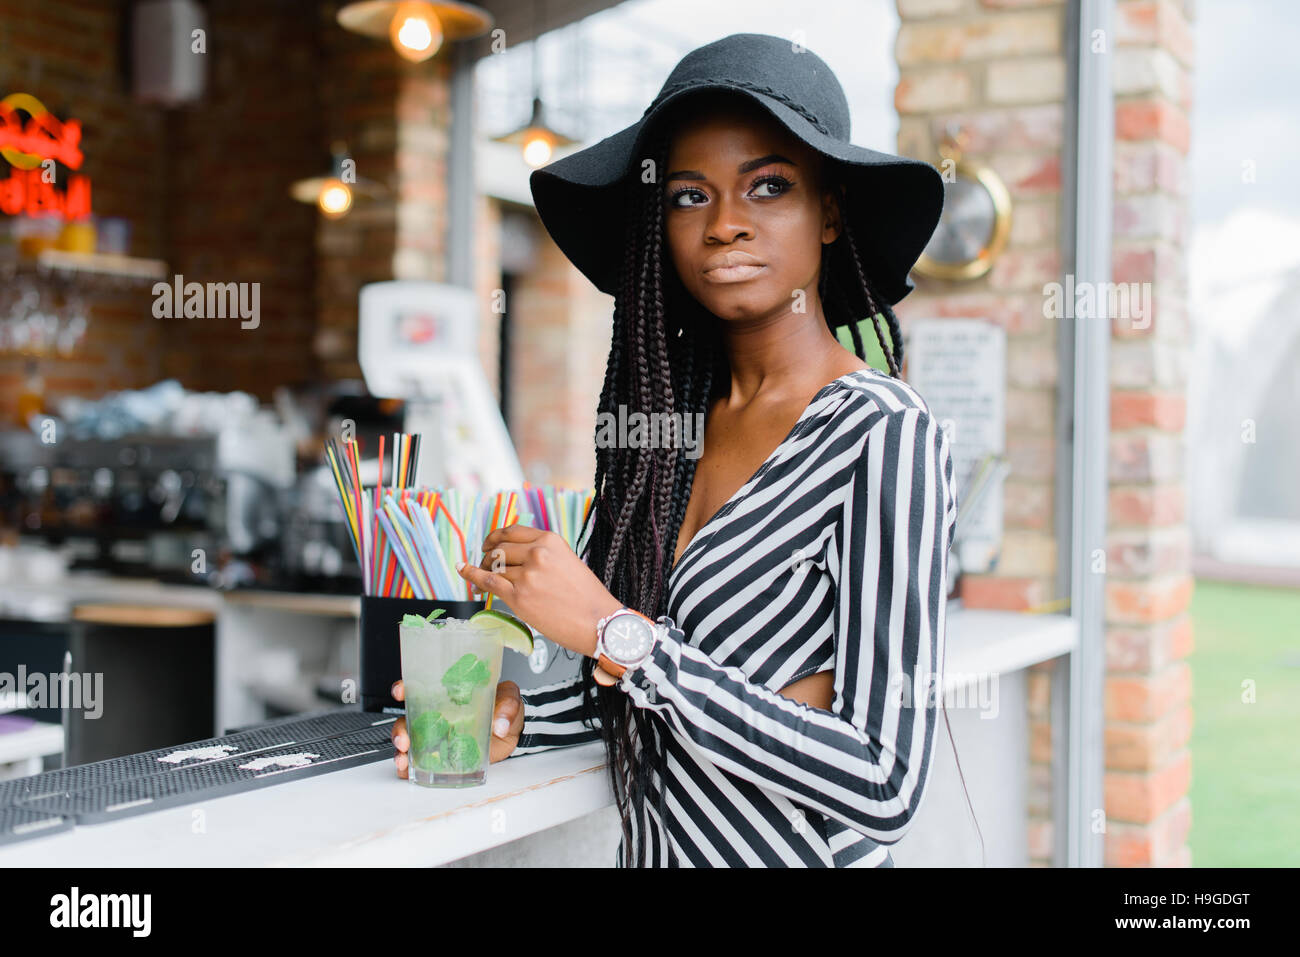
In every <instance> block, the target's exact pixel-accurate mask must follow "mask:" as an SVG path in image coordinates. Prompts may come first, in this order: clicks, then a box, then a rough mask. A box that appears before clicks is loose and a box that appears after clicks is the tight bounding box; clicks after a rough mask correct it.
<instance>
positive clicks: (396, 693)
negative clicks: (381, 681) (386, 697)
mask: <svg viewBox="0 0 1300 957" xmlns="http://www.w3.org/2000/svg"><path fill="white" fill-rule="evenodd" d="M391 694H392V696H393V697H394V698H395V699H396V700H398V701H405V700H406V685H405V684H403V683H402V679H401V678H398V679H397V680H396V681H394V682H393V687H392V691H391Z"/></svg>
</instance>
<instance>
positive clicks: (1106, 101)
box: [1051, 0, 1115, 867]
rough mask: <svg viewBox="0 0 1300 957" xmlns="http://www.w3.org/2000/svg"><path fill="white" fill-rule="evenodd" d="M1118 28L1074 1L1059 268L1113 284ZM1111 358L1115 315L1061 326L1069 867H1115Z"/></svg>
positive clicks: (1060, 697) (1064, 806)
mask: <svg viewBox="0 0 1300 957" xmlns="http://www.w3.org/2000/svg"><path fill="white" fill-rule="evenodd" d="M1114 20H1115V3H1114V0H1067V4H1066V21H1065V50H1066V78H1067V79H1066V99H1065V123H1064V129H1063V133H1064V135H1063V142H1062V149H1061V174H1062V181H1061V186H1062V190H1061V200H1062V201H1061V265H1062V272H1063V274H1070V273H1073V275H1074V277H1075V281H1076V284H1077V283H1082V282H1085V281H1086V282H1090V283H1104V282H1109V281H1110V264H1111V202H1112V180H1111V175H1112V174H1111V169H1112V161H1111V157H1112V154H1113V150H1114V117H1115V113H1114V98H1113V94H1112V87H1111V74H1110V69H1111V62H1112V61H1111V53H1110V49H1111V45H1112V44H1113V43H1114V31H1113V29H1112V27H1113V24H1114ZM1098 31H1099V32H1098ZM1094 34H1096V35H1099V36H1100V37H1101V38H1102V39H1103V40H1104V42H1105V43H1106V48H1105V52H1101V53H1093V52H1092V44H1091V38H1092V37H1093V36H1094ZM1070 312H1071V314H1072V313H1073V309H1071V310H1070ZM1109 356H1110V320H1109V318H1100V317H1099V318H1095V319H1093V321H1091V322H1089V321H1080V320H1079V319H1076V318H1074V317H1073V316H1071V317H1070V318H1065V319H1062V320H1061V324H1060V326H1059V328H1058V335H1057V357H1058V360H1059V368H1060V377H1059V382H1058V395H1057V421H1056V433H1057V455H1056V464H1057V468H1056V529H1057V548H1058V556H1059V558H1060V560H1059V561H1058V563H1057V574H1058V593H1068V594H1069V595H1070V599H1071V600H1070V617H1071V618H1073V619H1074V620H1075V622H1076V624H1077V625H1078V629H1079V640H1078V644H1077V645H1076V647H1075V650H1074V651H1072V652H1071V653H1070V654H1068V655H1065V656H1063V657H1062V659H1061V662H1060V663H1059V664H1058V666H1057V668H1056V669H1055V670H1054V672H1053V679H1052V689H1051V690H1052V771H1053V775H1052V780H1053V802H1052V803H1053V820H1054V823H1055V828H1054V838H1055V840H1054V848H1053V863H1054V864H1055V865H1056V866H1064V867H1101V866H1103V865H1104V863H1105V841H1104V838H1105V833H1104V829H1103V830H1101V831H1095V830H1094V822H1095V821H1096V820H1097V815H1098V813H1101V814H1102V815H1103V816H1102V818H1101V822H1102V823H1103V825H1104V822H1105V818H1104V813H1105V800H1104V787H1103V785H1104V773H1105V709H1104V696H1105V678H1106V577H1105V574H1104V573H1103V574H1098V573H1095V572H1093V571H1092V565H1093V559H1092V554H1093V552H1094V550H1095V549H1098V548H1100V549H1103V554H1104V549H1105V546H1106V509H1107V498H1108V492H1109V489H1108V480H1107V463H1108V458H1109V445H1110V443H1109V439H1110V379H1109V370H1110V364H1109ZM1103 567H1104V566H1103Z"/></svg>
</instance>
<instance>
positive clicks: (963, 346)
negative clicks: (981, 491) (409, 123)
mask: <svg viewBox="0 0 1300 957" xmlns="http://www.w3.org/2000/svg"><path fill="white" fill-rule="evenodd" d="M907 352H908V360H907V382H908V384H909V385H911V386H912V387H913V388H914V389H916V391H917V392H919V393H920V394H921V398H923V399H925V401H926V404H928V405H929V406H930V412H931V414H932V415H933V416H934V417H935V418H936V419H938V421H939V427H940V428H942V429H943V430H944V431H945V432H947V433H948V444H949V447H950V448H951V450H952V460H953V461H952V465H953V478H954V479H955V480H956V488H957V495H958V503H959V505H960V502H961V496H962V494H963V493H964V492H965V490H966V488H967V483H968V482H969V481H970V478H971V475H972V472H973V470H974V469H975V467H976V466H977V465H978V464H979V461H980V459H982V458H983V457H984V456H986V455H988V454H990V453H997V454H1003V453H1005V451H1006V397H1007V392H1006V381H1007V377H1006V353H1007V339H1006V332H1005V331H1004V330H1003V329H1002V328H1001V327H999V326H997V325H995V324H994V323H991V322H988V321H987V320H984V319H919V320H914V321H913V322H911V323H910V330H909V341H908V349H907ZM962 511H963V512H964V511H965V509H964V508H963V509H962ZM959 531H960V533H961V542H960V543H959V545H958V546H957V548H956V549H954V550H955V551H956V552H957V555H956V556H955V557H956V558H957V559H958V562H959V563H960V565H961V570H962V571H968V572H984V571H988V570H989V569H990V568H991V567H992V564H993V562H994V560H995V559H996V558H997V555H998V551H999V549H1000V548H1001V545H1002V482H1001V480H1000V479H998V480H997V481H996V482H995V483H994V484H993V486H992V487H990V488H989V489H988V491H987V492H986V493H985V495H984V497H983V500H982V501H981V502H980V505H979V508H978V510H977V511H975V512H973V513H971V514H970V515H964V514H963V515H962V521H961V528H960V529H959Z"/></svg>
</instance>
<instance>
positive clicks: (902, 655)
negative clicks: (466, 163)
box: [394, 34, 956, 867]
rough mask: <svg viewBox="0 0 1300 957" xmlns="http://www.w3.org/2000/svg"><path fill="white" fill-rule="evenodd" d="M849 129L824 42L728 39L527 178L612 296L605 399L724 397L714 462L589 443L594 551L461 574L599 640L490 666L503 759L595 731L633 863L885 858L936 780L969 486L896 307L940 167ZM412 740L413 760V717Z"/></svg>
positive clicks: (717, 415) (556, 553) (671, 450)
mask: <svg viewBox="0 0 1300 957" xmlns="http://www.w3.org/2000/svg"><path fill="white" fill-rule="evenodd" d="M848 128H849V126H848V106H847V101H846V100H845V97H844V93H843V91H842V90H841V88H840V86H839V83H838V82H837V81H836V79H835V77H834V75H833V74H832V73H831V72H830V70H829V68H828V67H826V65H825V63H823V62H822V61H821V60H820V59H818V58H817V57H816V56H815V55H814V54H812V53H811V52H808V51H806V50H803V49H801V48H798V47H794V46H792V45H791V44H790V43H789V42H788V41H784V40H781V39H779V38H777V37H770V36H763V35H757V34H738V35H733V36H730V37H726V38H724V39H722V40H719V41H717V42H715V43H711V44H709V45H707V46H705V47H702V48H700V49H698V50H696V51H694V52H692V53H690V54H688V55H687V56H686V57H685V58H684V59H683V60H682V62H681V63H680V64H678V66H677V67H676V68H675V69H674V70H673V73H672V74H671V75H670V76H669V78H668V81H667V82H666V83H665V85H664V88H663V90H661V92H660V94H659V96H658V97H657V98H656V100H655V102H654V103H652V104H651V106H650V108H649V109H647V111H646V115H645V116H644V117H643V119H642V120H641V121H640V122H639V123H637V124H634V125H633V126H631V127H629V128H628V129H627V130H624V131H623V132H621V133H619V134H616V135H615V136H613V137H610V138H608V139H606V140H603V141H601V142H600V143H598V144H596V145H595V146H592V147H590V148H589V149H587V150H583V151H582V152H580V153H577V154H574V155H572V156H569V157H566V158H564V159H562V160H559V161H558V162H556V163H553V164H551V165H550V166H548V167H546V168H544V169H542V170H538V171H537V172H535V173H534V174H533V177H532V187H533V195H534V199H535V200H536V202H537V209H538V212H539V215H540V216H541V218H542V221H543V223H544V224H545V225H546V227H547V229H548V231H549V232H550V233H551V235H552V237H553V238H554V239H555V240H556V242H557V243H558V244H559V245H560V248H561V249H563V250H564V252H565V254H566V255H568V256H569V258H570V259H571V260H572V261H573V262H574V263H575V265H577V266H578V268H580V269H581V270H582V271H583V272H584V273H585V274H586V275H587V276H588V277H589V278H591V280H592V281H593V282H594V283H595V284H596V285H597V287H598V288H601V289H602V290H604V291H606V292H609V293H611V294H612V295H614V297H615V307H614V330H613V339H612V344H611V348H610V355H609V363H608V367H607V370H606V376H605V384H604V389H603V391H602V394H601V398H600V405H599V411H600V412H611V413H615V414H617V410H618V407H619V406H620V405H623V406H626V408H627V411H628V412H629V413H631V412H633V411H641V412H643V413H646V414H647V416H648V415H650V414H651V413H664V412H676V413H684V414H687V415H696V414H699V415H704V416H706V418H705V420H704V436H705V441H704V443H703V450H702V455H699V457H698V458H697V457H696V456H695V455H688V454H687V450H685V449H684V448H682V447H681V443H680V442H676V443H673V442H668V443H663V442H660V443H653V442H640V443H637V445H636V447H632V448H605V447H600V448H598V449H597V468H596V480H595V487H596V490H597V494H596V499H595V502H594V504H593V508H592V510H591V514H590V516H589V520H588V524H589V526H590V527H589V528H588V529H584V533H586V532H589V533H590V536H589V540H588V541H587V545H586V548H585V549H584V554H583V557H582V558H579V557H578V556H577V555H575V554H574V553H573V552H572V551H571V550H570V549H569V548H568V547H567V546H566V545H565V544H564V542H563V541H562V540H561V539H559V538H558V537H557V536H555V535H553V534H550V533H544V532H539V531H537V530H535V529H531V528H527V527H524V526H519V525H514V526H511V527H509V528H506V529H502V530H499V531H496V532H493V533H492V534H491V535H489V536H488V537H487V539H485V541H484V543H483V551H484V554H485V556H487V557H486V558H485V559H484V563H483V567H480V568H475V567H470V566H465V567H462V568H461V569H460V573H461V574H462V575H463V576H464V577H465V578H466V579H467V580H468V581H469V582H470V583H471V584H472V585H473V586H475V587H476V588H477V589H479V590H480V591H481V592H484V593H486V592H490V593H492V594H493V595H495V596H497V597H499V598H500V599H502V600H504V601H505V602H507V603H508V604H509V606H510V608H511V609H512V610H514V611H515V612H516V613H517V614H518V615H519V616H520V617H521V618H523V619H524V620H526V621H527V622H528V623H529V624H530V625H531V626H532V627H533V628H535V629H536V630H537V631H538V632H540V633H542V634H544V635H546V636H547V637H548V638H550V639H552V640H553V641H555V642H556V643H558V644H560V645H562V646H563V647H565V648H567V649H570V650H572V651H574V652H577V653H579V654H581V655H584V656H586V657H585V658H584V660H583V662H582V669H581V672H580V674H579V675H578V676H577V677H575V678H573V679H571V680H570V681H567V682H562V683H559V684H555V685H552V686H549V687H545V688H540V689H535V690H532V691H529V692H527V693H522V694H521V693H520V692H519V691H518V688H517V687H516V686H515V685H513V684H512V683H508V682H507V683H503V684H502V685H501V687H500V689H499V690H498V698H497V721H496V727H495V732H494V733H495V734H496V737H494V740H493V742H492V753H491V760H493V761H499V760H503V759H504V758H506V757H508V756H511V755H518V754H528V753H533V752H535V751H539V750H543V749H545V748H551V747H558V746H564V745H570V744H578V743H581V742H585V741H593V740H596V739H597V738H600V737H603V738H604V740H605V742H606V749H607V752H608V755H609V764H610V773H611V776H612V780H613V784H614V791H615V795H616V798H617V802H618V807H619V810H620V813H621V815H622V818H623V840H622V841H621V842H620V845H619V849H618V851H619V855H618V858H617V863H618V864H619V865H632V864H636V865H645V864H649V865H651V866H658V865H684V866H692V865H706V866H707V865H720V864H721V865H764V864H768V865H811V866H834V867H847V866H886V867H888V866H892V865H893V861H892V858H891V857H890V855H889V853H888V848H887V846H886V845H888V844H891V843H894V842H895V841H897V840H898V839H899V838H900V837H901V836H902V834H903V833H904V832H905V830H906V829H907V827H908V825H909V823H910V821H911V819H912V817H913V816H914V815H915V813H916V810H917V808H918V806H919V805H920V803H921V798H922V796H923V794H924V792H925V785H926V780H927V776H928V769H929V762H930V757H931V755H932V753H933V750H934V741H935V717H936V715H937V711H936V708H935V700H934V697H933V694H932V684H931V683H936V682H937V681H938V676H939V674H940V672H941V669H942V660H943V647H944V640H943V625H944V601H945V594H946V586H945V583H946V558H947V551H948V547H949V544H950V542H951V538H952V531H953V521H954V518H955V514H956V502H955V497H954V494H953V490H952V466H951V460H950V457H949V450H948V445H947V442H946V440H945V437H944V433H943V432H942V431H941V430H940V429H939V427H938V424H937V422H936V421H935V420H934V419H933V418H932V417H931V416H930V414H929V411H928V409H927V408H926V405H925V403H924V402H923V401H922V399H921V398H920V396H918V395H917V394H916V393H915V392H914V391H913V390H912V389H911V388H909V387H908V386H907V385H905V384H904V383H903V382H902V381H901V380H900V379H899V378H898V373H899V366H900V364H901V362H902V341H901V336H900V334H899V329H898V324H897V320H896V319H895V317H894V314H893V312H892V310H891V309H890V308H889V303H890V302H897V301H898V300H899V299H901V298H902V297H903V296H904V295H905V294H906V293H907V291H909V290H910V289H911V288H912V286H911V283H910V281H909V280H908V278H907V272H908V270H909V269H910V267H911V265H912V263H913V262H915V260H916V258H917V256H918V255H919V254H920V252H921V250H922V248H923V247H924V245H925V243H926V241H927V240H928V238H929V236H930V234H931V232H932V231H933V229H934V226H935V224H936V223H937V221H938V216H939V212H940V209H941V206H942V183H941V178H940V176H939V174H938V172H937V171H936V170H935V169H934V168H933V167H931V166H929V165H928V164H925V163H921V162H918V161H914V160H906V159H903V158H900V157H896V156H891V155H889V154H883V153H877V152H874V151H871V150H866V149H863V148H861V147H857V146H852V145H851V144H849V143H848ZM620 209H624V210H626V213H625V215H624V218H623V219H622V220H619V219H617V217H616V212H617V211H618V210H620ZM867 317H870V318H871V319H872V321H873V326H874V329H875V335H876V338H877V340H878V342H879V344H880V347H881V351H882V354H883V359H884V364H885V365H887V368H888V370H889V374H888V375H885V374H883V373H881V372H878V371H876V370H874V369H872V368H871V367H870V365H869V364H868V363H866V362H865V361H864V359H865V356H866V350H865V348H864V346H863V343H862V341H861V337H860V335H859V333H858V327H857V322H858V320H861V319H865V318H867ZM840 325H848V326H849V329H850V333H851V336H852V340H853V343H854V352H849V351H848V350H847V349H846V348H844V346H842V345H841V344H840V342H839V340H838V339H837V338H836V336H835V334H834V332H833V331H832V329H833V328H835V327H838V326H840ZM886 327H887V329H888V333H886ZM599 444H600V443H598V445H599ZM400 693H401V688H400V683H399V687H398V688H396V689H395V694H398V695H399V696H400ZM918 699H919V700H918ZM394 741H395V744H396V745H397V747H398V749H399V753H398V754H397V755H396V758H395V760H396V762H397V767H398V773H399V775H402V776H405V773H406V755H405V753H404V752H405V748H406V745H407V742H406V735H405V728H404V723H403V722H402V721H400V720H399V721H398V722H397V727H396V728H395V730H394Z"/></svg>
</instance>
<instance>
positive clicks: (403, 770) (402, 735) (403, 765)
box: [389, 681, 411, 778]
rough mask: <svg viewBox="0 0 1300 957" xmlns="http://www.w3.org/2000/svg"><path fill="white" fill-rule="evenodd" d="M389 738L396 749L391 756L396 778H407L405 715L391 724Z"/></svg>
mask: <svg viewBox="0 0 1300 957" xmlns="http://www.w3.org/2000/svg"><path fill="white" fill-rule="evenodd" d="M397 684H399V685H400V684H401V682H400V681H399V682H398V683H397ZM394 687H396V686H394ZM389 736H390V737H391V738H392V741H393V747H394V748H396V749H397V751H396V753H394V755H393V763H394V764H395V765H397V776H398V777H399V778H405V777H407V770H408V767H409V761H408V759H407V754H406V752H407V751H408V750H409V749H410V747H411V741H410V738H408V737H407V735H406V715H402V716H401V717H400V718H398V719H397V720H396V721H394V722H393V727H392V730H391V731H390V732H389Z"/></svg>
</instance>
